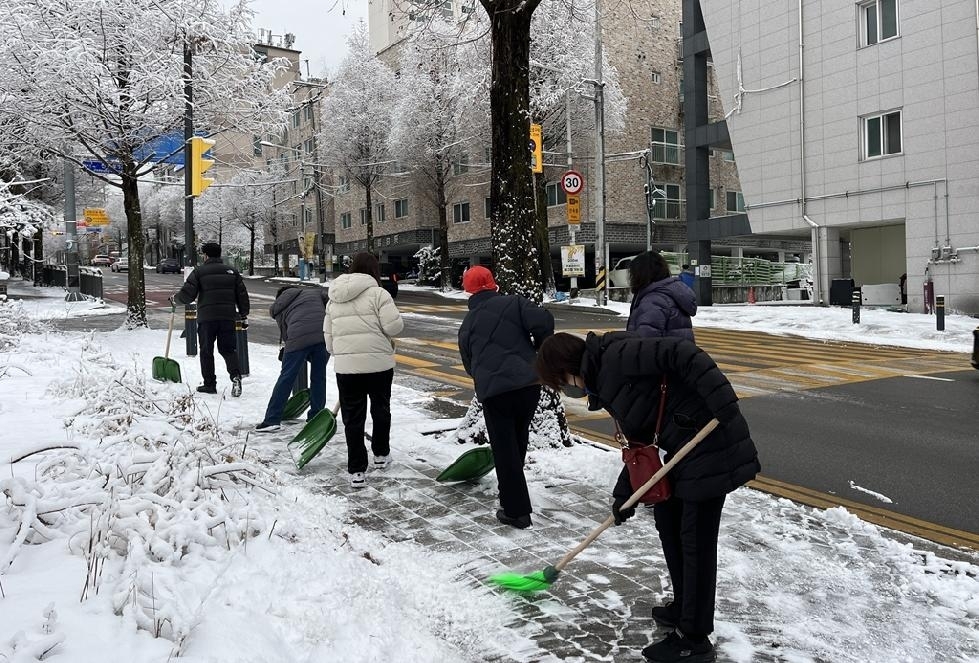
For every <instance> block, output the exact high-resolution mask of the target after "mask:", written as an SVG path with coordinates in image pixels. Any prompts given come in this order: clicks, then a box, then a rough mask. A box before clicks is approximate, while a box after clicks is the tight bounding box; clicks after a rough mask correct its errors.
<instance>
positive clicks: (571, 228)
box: [564, 88, 578, 300]
mask: <svg viewBox="0 0 979 663" xmlns="http://www.w3.org/2000/svg"><path fill="white" fill-rule="evenodd" d="M564 104H565V109H564V132H565V137H564V138H565V143H566V145H567V147H566V148H565V149H566V150H567V152H568V170H574V157H573V155H572V153H571V88H568V89H567V90H565V91H564ZM577 229H578V224H577V223H569V224H568V235H570V239H571V244H572V246H573V245H575V244H577V242H576V241H575V231H576V230H577ZM568 295H569V297H570V298H571V299H572V300H576V299H577V298H578V277H577V276H572V277H571V292H569V293H568Z"/></svg>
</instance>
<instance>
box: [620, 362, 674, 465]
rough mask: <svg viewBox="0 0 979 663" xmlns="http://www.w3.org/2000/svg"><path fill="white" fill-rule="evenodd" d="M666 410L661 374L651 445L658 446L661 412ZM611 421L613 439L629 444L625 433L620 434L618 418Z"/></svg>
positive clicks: (661, 427)
mask: <svg viewBox="0 0 979 663" xmlns="http://www.w3.org/2000/svg"><path fill="white" fill-rule="evenodd" d="M665 411H666V375H663V380H662V382H660V384H659V413H658V414H657V415H656V431H655V432H654V433H653V446H654V447H658V446H659V434H660V431H661V430H663V413H664V412H665ZM612 422H613V423H614V424H615V441H616V442H618V443H619V444H620V445H621V446H623V447H627V446H629V440H627V439H626V437H625V435H623V434H622V429H621V428H620V427H619V420H618V419H613V420H612Z"/></svg>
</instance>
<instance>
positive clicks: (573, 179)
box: [561, 102, 585, 300]
mask: <svg viewBox="0 0 979 663" xmlns="http://www.w3.org/2000/svg"><path fill="white" fill-rule="evenodd" d="M569 116H570V102H569ZM584 187H585V178H584V177H583V176H582V175H581V173H579V172H578V171H576V170H573V169H572V168H571V129H570V125H569V129H568V170H567V172H565V173H564V174H563V175H561V188H562V189H564V193H566V194H567V197H568V200H567V203H566V204H567V209H566V212H567V221H568V234H569V235H570V236H571V245H572V246H574V245H576V244H577V241H575V232H577V230H578V227H579V226H580V225H581V198H580V197H579V196H578V194H579V193H581V190H582V189H583V188H584ZM570 294H571V299H572V300H575V299H577V298H578V277H576V276H572V277H571V293H570Z"/></svg>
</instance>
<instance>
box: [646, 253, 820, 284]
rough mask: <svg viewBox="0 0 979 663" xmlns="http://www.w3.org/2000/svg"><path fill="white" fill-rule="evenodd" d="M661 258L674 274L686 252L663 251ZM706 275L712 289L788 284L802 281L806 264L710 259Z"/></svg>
mask: <svg viewBox="0 0 979 663" xmlns="http://www.w3.org/2000/svg"><path fill="white" fill-rule="evenodd" d="M662 255H663V257H664V258H666V262H667V263H669V264H670V266H671V267H672V268H673V271H674V272H678V271H680V269H681V268H682V266H683V265H686V264H688V263H687V260H688V256H687V254H686V253H670V252H663V253H662ZM710 276H711V279H712V284H713V285H715V286H770V285H788V284H790V283H793V282H801V281H805V280H806V279H807V278H808V277H809V265H803V264H802V263H798V262H772V261H770V260H765V259H764V258H731V257H729V256H711V259H710Z"/></svg>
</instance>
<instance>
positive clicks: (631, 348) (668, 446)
mask: <svg viewBox="0 0 979 663" xmlns="http://www.w3.org/2000/svg"><path fill="white" fill-rule="evenodd" d="M581 371H582V375H583V376H584V378H585V384H586V385H587V387H588V391H589V392H590V394H589V402H588V408H589V409H590V410H598V409H600V408H604V409H605V410H607V411H608V413H609V414H611V415H612V416H613V417H614V418H615V419H616V420H617V421H618V422H619V425H620V426H621V427H622V433H623V434H624V435H625V436H626V438H628V439H630V440H633V441H636V442H650V441H651V440H652V438H653V433H654V432H655V430H656V417H657V414H658V412H659V397H660V389H659V387H660V382H661V380H662V378H663V375H664V374H665V375H666V383H667V384H666V406H665V411H664V416H663V429H662V431H660V437H659V445H660V447H661V448H662V449H664V450H665V451H666V452H667V456H666V459H667V461H669V459H670V457H671V456H672V455H673V453H675V452H676V451H677V450H678V449H679V448H680V447H681V446H683V444H685V443H686V442H687V441H688V440H690V438H692V437H693V436H694V435H695V434H696V432H697V431H698V430H699V429H700V428H701V427H703V426H704V425H705V424H706V423H707V422H708V421H710V420H711V418H714V417H716V418H717V420H718V421H720V423H721V425H720V426H719V427H718V428H717V429H716V430H715V431H714V432H713V433H711V434H710V435H708V436H707V437H706V438H705V439H704V440H703V441H701V442H700V444H698V445H697V446H696V447H695V448H694V450H693V451H692V452H690V454H689V455H687V456H686V457H685V458H684V459H683V460H681V461H680V462H679V463H678V464H677V466H676V467H674V468H673V470H672V471H671V472H670V477H671V479H672V481H673V494H674V495H675V496H676V497H678V498H680V499H685V500H691V501H695V502H696V501H701V500H705V499H710V498H712V497H719V496H721V495H724V494H726V493H729V492H731V491H733V490H734V489H735V488H737V487H738V486H741V485H743V484H744V483H745V482H747V481H750V480H751V479H752V478H754V476H755V475H756V474H757V473H758V472H760V471H761V465H760V464H759V463H758V452H757V450H756V449H755V443H754V442H753V441H752V440H751V435H750V433H749V431H748V424H747V422H746V421H745V420H744V417H743V416H741V409H740V408H739V407H738V397H737V396H736V395H735V393H734V389H733V388H732V387H731V383H730V382H728V380H727V378H726V377H724V374H723V373H721V371H720V369H718V368H717V364H715V363H714V360H713V359H711V358H710V355H708V354H707V353H706V352H704V351H703V350H701V349H700V348H698V347H697V346H696V345H694V344H693V343H691V342H690V341H687V340H685V339H680V338H669V337H667V338H648V337H638V336H636V335H635V334H632V333H630V332H612V333H609V334H605V335H604V336H597V335H595V334H593V333H590V334H588V338H587V339H586V341H585V355H584V357H583V358H582V366H581ZM613 493H614V495H615V496H616V497H628V496H629V495H631V494H632V488H631V486H630V485H629V475H628V472H627V471H626V470H625V469H624V468H623V471H622V474H621V475H620V476H619V481H618V483H617V484H616V486H615V489H614V491H613Z"/></svg>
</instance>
